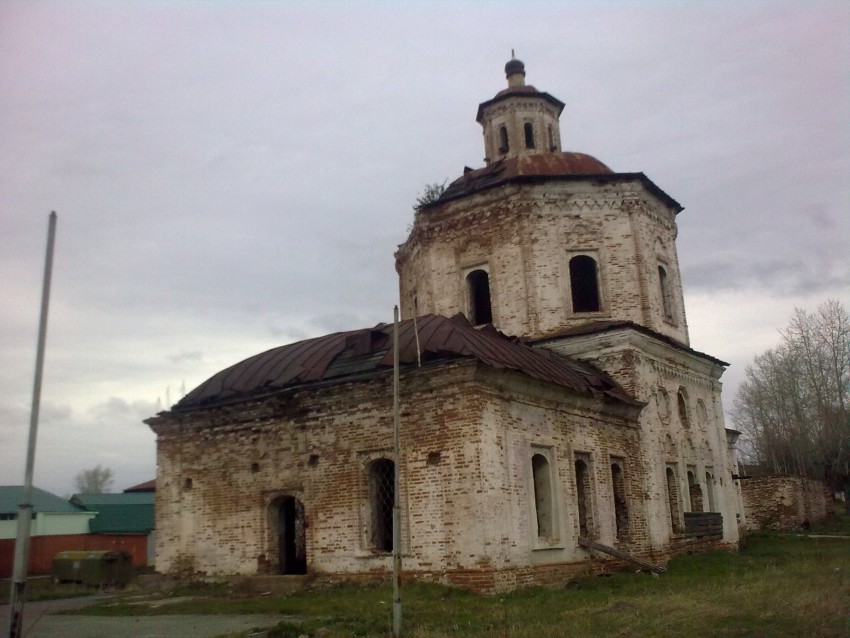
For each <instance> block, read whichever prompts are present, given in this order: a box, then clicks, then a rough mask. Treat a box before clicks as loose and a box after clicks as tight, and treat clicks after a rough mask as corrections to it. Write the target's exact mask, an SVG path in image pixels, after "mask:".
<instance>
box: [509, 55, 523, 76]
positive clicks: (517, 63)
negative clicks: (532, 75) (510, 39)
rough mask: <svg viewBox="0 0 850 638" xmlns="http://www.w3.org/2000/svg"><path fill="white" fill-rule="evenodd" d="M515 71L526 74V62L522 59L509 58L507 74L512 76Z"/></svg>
mask: <svg viewBox="0 0 850 638" xmlns="http://www.w3.org/2000/svg"><path fill="white" fill-rule="evenodd" d="M514 73H522V74H523V75H525V64H524V63H523V61H522V60H517V59H516V58H511V60H509V61H508V63H507V64H506V65H505V75H506V76H508V77H510V76H511V75H513V74H514Z"/></svg>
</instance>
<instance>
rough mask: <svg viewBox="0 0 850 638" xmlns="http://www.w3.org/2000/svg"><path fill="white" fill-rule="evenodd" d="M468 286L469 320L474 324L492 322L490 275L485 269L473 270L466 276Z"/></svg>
mask: <svg viewBox="0 0 850 638" xmlns="http://www.w3.org/2000/svg"><path fill="white" fill-rule="evenodd" d="M466 284H467V287H468V288H469V310H470V313H469V314H470V317H469V319H470V321H471V322H472V325H474V326H480V325H482V324H485V323H493V310H492V307H491V305H490V276H489V275H488V274H487V271H485V270H473V271H472V272H471V273H469V274H468V275H467V276H466Z"/></svg>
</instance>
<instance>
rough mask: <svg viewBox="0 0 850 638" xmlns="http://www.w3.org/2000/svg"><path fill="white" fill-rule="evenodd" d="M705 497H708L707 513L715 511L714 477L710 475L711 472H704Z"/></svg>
mask: <svg viewBox="0 0 850 638" xmlns="http://www.w3.org/2000/svg"><path fill="white" fill-rule="evenodd" d="M705 495H706V496H707V497H708V511H709V512H715V511H717V510H715V509H714V477H713V476H712V475H711V470H706V472H705Z"/></svg>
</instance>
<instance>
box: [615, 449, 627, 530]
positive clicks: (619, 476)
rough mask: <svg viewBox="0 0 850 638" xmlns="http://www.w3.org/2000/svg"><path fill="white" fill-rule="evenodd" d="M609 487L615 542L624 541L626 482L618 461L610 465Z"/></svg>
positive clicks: (625, 528)
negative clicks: (612, 505) (610, 486)
mask: <svg viewBox="0 0 850 638" xmlns="http://www.w3.org/2000/svg"><path fill="white" fill-rule="evenodd" d="M611 485H612V487H613V490H614V525H615V526H616V532H617V540H618V541H625V540H627V539H628V537H629V509H628V506H627V504H626V481H625V480H624V478H623V468H622V465H621V462H619V461H617V462H614V463H612V464H611Z"/></svg>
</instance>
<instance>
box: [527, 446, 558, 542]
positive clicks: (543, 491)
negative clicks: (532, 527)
mask: <svg viewBox="0 0 850 638" xmlns="http://www.w3.org/2000/svg"><path fill="white" fill-rule="evenodd" d="M531 472H532V474H533V475H534V509H535V511H536V513H537V537H538V538H546V537H551V536H553V535H554V534H553V532H554V525H553V524H552V523H553V518H554V517H553V512H552V483H551V478H550V476H549V461H547V460H546V457H545V456H543V455H542V454H535V455H534V456H532V457H531Z"/></svg>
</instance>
